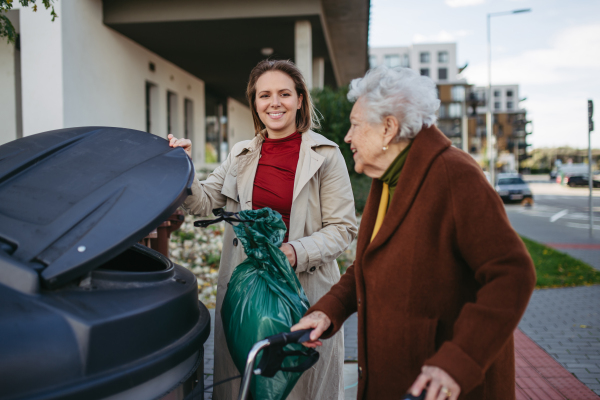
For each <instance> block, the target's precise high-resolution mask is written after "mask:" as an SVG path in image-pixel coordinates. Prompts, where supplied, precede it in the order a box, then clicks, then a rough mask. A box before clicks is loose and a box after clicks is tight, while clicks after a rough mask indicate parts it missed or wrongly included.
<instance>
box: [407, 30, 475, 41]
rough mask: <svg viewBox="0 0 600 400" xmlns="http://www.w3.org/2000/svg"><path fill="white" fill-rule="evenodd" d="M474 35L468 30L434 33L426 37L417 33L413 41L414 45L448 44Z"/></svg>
mask: <svg viewBox="0 0 600 400" xmlns="http://www.w3.org/2000/svg"><path fill="white" fill-rule="evenodd" d="M471 34H473V31H468V30H466V29H461V30H458V31H452V32H448V31H440V32H438V33H434V34H431V35H424V34H422V33H417V34H415V35H413V37H412V41H413V43H447V42H456V41H457V39H458V38H461V37H465V36H469V35H471Z"/></svg>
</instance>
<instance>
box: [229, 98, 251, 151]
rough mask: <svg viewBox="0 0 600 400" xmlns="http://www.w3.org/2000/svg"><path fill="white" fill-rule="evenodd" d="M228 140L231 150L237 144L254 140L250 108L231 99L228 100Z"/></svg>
mask: <svg viewBox="0 0 600 400" xmlns="http://www.w3.org/2000/svg"><path fill="white" fill-rule="evenodd" d="M227 138H228V140H229V148H230V149H231V148H232V147H233V145H234V144H236V143H237V142H241V141H242V140H251V139H252V138H254V123H253V120H252V113H251V112H250V108H248V107H247V106H246V105H244V104H242V103H240V102H239V101H237V100H234V99H232V98H231V97H230V98H228V99H227Z"/></svg>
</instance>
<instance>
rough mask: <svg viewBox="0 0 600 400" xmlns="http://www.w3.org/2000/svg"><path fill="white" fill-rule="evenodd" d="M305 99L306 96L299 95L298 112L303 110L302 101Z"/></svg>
mask: <svg viewBox="0 0 600 400" xmlns="http://www.w3.org/2000/svg"><path fill="white" fill-rule="evenodd" d="M303 99H304V96H302V95H299V96H298V110H299V109H301V108H302V100H303Z"/></svg>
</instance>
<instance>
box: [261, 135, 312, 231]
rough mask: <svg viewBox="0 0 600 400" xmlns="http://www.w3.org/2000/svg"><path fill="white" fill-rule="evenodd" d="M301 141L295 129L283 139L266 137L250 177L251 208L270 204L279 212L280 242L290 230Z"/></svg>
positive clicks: (300, 136)
mask: <svg viewBox="0 0 600 400" xmlns="http://www.w3.org/2000/svg"><path fill="white" fill-rule="evenodd" d="M301 143H302V134H300V133H298V132H295V133H293V134H291V135H290V136H287V137H285V138H283V139H269V138H268V137H266V138H265V141H264V142H263V144H262V149H261V151H260V160H259V161H258V169H257V170H256V177H255V178H254V189H253V192H252V209H253V210H258V209H260V208H264V207H270V208H271V209H273V210H275V211H277V212H278V213H279V214H281V217H282V218H283V222H284V223H285V226H286V227H287V232H286V233H285V239H284V243H285V242H287V241H288V236H289V231H290V211H291V210H292V198H293V196H294V179H295V177H296V167H297V166H298V157H299V156H300V144H301Z"/></svg>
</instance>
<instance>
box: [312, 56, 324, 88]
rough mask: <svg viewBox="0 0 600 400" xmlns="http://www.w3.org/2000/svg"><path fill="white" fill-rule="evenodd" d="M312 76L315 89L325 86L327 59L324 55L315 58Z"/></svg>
mask: <svg viewBox="0 0 600 400" xmlns="http://www.w3.org/2000/svg"><path fill="white" fill-rule="evenodd" d="M312 76H313V79H312V86H313V89H323V86H325V59H324V58H323V57H315V58H313V64H312Z"/></svg>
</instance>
